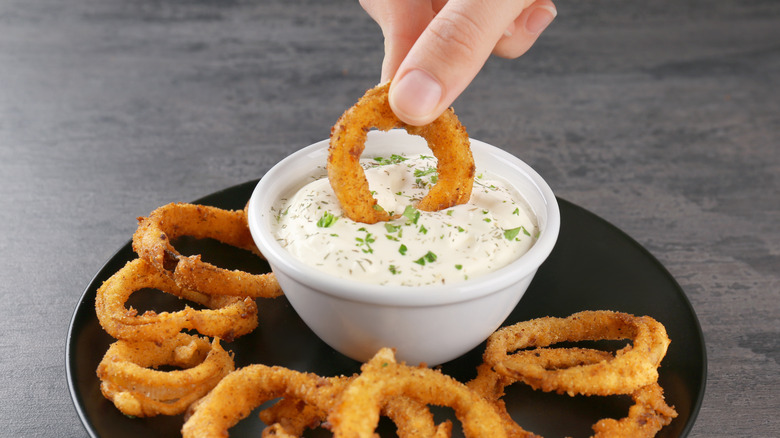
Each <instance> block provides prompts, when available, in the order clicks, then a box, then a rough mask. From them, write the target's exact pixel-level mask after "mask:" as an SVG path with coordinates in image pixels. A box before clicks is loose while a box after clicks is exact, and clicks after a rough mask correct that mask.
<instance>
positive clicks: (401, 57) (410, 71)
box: [360, 0, 556, 125]
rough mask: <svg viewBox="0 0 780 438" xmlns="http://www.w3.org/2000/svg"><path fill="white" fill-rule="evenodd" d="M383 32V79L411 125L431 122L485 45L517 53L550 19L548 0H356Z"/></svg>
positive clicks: (480, 61)
mask: <svg viewBox="0 0 780 438" xmlns="http://www.w3.org/2000/svg"><path fill="white" fill-rule="evenodd" d="M360 4H361V5H362V6H363V9H365V10H366V12H368V14H369V15H370V16H371V17H372V18H373V19H374V20H375V21H376V22H377V23H378V24H379V26H380V27H381V28H382V34H383V35H384V37H385V58H384V61H383V63H382V82H385V81H388V80H390V79H393V83H392V84H391V86H390V107H391V108H392V109H393V112H395V114H396V116H398V118H399V119H401V120H402V121H404V122H406V123H408V124H410V125H425V124H427V123H430V122H432V121H433V120H434V119H436V117H438V116H439V115H440V114H441V113H442V112H444V110H445V109H447V108H448V107H449V106H450V105H452V102H454V101H455V99H456V98H457V97H458V96H459V95H460V94H461V93H462V92H463V90H465V89H466V87H467V86H468V85H469V84H470V83H471V81H472V80H473V79H474V77H475V76H476V75H477V73H478V72H479V70H480V69H481V68H482V66H483V65H484V64H485V62H486V61H487V59H488V57H489V56H490V54H491V53H493V54H495V55H497V56H501V57H504V58H517V57H519V56H520V55H522V54H523V53H525V52H526V51H528V49H530V48H531V46H532V45H533V44H534V42H535V41H536V39H537V38H538V37H539V34H540V33H541V32H542V31H543V30H544V29H545V28H546V27H547V26H548V25H549V24H550V22H552V20H553V19H554V18H555V16H556V9H555V6H554V5H553V3H552V1H551V0H449V1H447V0H360Z"/></svg>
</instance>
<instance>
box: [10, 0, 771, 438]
mask: <svg viewBox="0 0 780 438" xmlns="http://www.w3.org/2000/svg"><path fill="white" fill-rule="evenodd" d="M558 8H559V16H558V18H557V20H556V21H555V23H554V24H553V25H552V26H551V27H550V28H549V29H548V31H547V32H546V33H545V34H544V35H543V37H542V38H541V39H540V40H539V42H538V44H537V45H536V46H535V47H534V48H533V49H532V50H531V51H530V52H529V53H528V54H527V55H526V56H524V57H522V58H521V59H518V60H513V61H508V60H501V59H491V60H490V61H489V62H488V63H487V65H486V66H485V68H484V69H483V71H482V72H481V74H480V75H479V77H478V78H477V79H476V80H475V81H474V82H473V84H472V86H471V87H470V88H469V89H468V90H467V91H466V92H465V93H464V94H463V95H462V97H461V98H459V99H458V100H457V101H456V103H455V109H456V112H457V113H458V114H459V116H460V117H461V119H462V121H463V122H464V124H465V125H466V127H467V128H468V130H469V133H470V134H471V136H472V137H474V138H478V139H480V140H483V141H487V142H489V143H492V144H495V145H499V146H501V147H502V148H504V149H506V150H507V151H510V152H512V153H513V154H515V155H517V156H518V157H520V158H522V159H523V160H525V161H526V162H528V163H529V164H531V165H532V166H534V167H535V168H536V169H537V170H538V171H539V172H540V173H541V174H542V175H543V176H544V177H545V178H546V179H547V180H548V181H549V182H550V184H551V186H552V187H553V189H554V190H555V191H556V193H557V194H558V195H559V196H561V197H563V198H565V199H568V200H570V201H572V202H574V203H576V204H578V205H580V206H582V207H585V208H586V209H588V210H590V211H592V212H594V213H596V214H597V215H599V216H601V217H603V218H604V219H606V220H608V221H610V222H612V223H613V224H615V225H616V226H617V227H619V228H621V229H622V230H624V231H625V232H627V233H628V234H629V235H631V236H632V237H634V238H635V239H636V240H637V241H639V242H640V243H641V244H642V245H643V246H645V247H646V248H647V249H648V250H649V251H650V252H651V253H652V254H653V255H655V256H656V257H657V258H658V259H659V260H660V261H661V263H663V264H664V265H665V266H666V267H667V268H668V270H669V271H670V272H671V273H672V275H673V276H674V277H675V278H676V279H677V281H678V282H679V283H680V285H681V286H682V288H683V289H684V290H685V292H686V294H687V296H688V297H689V299H690V300H691V302H692V304H693V306H694V308H695V310H696V313H697V315H698V318H699V320H700V322H701V326H702V329H703V332H704V336H705V339H706V346H707V354H708V359H709V372H708V382H707V390H706V394H705V397H704V403H703V406H702V408H701V412H700V415H699V417H698V420H697V422H696V425H695V427H694V428H693V431H692V433H691V436H696V437H732V436H744V437H747V436H750V437H777V436H780V415H778V414H780V226H779V225H780V194H779V193H780V181H779V178H778V175H780V2H777V1H774V0H751V1H738V0H709V1H703V0H683V1H679V0H676V1H670V0H660V1H653V2H636V1H634V2H632V1H626V0H620V1H618V0H593V1H586V2H580V1H576V2H575V1H566V0H560V1H559V4H558ZM381 59H382V40H381V35H380V31H379V29H378V27H377V26H376V24H375V23H374V22H373V21H371V19H370V18H369V17H368V16H367V15H366V14H365V13H364V12H363V10H362V9H361V8H360V6H359V5H358V3H357V2H356V1H336V0H328V1H326V0H307V1H283V0H276V1H260V0H257V1H230V2H205V1H186V2H177V1H172V0H171V1H165V0H163V1H160V0H136V1H122V0H4V1H3V2H0V195H1V196H2V204H1V205H0V224H2V225H1V226H0V257H1V258H2V263H0V278H1V279H2V280H1V281H0V294H1V296H2V306H0V333H2V340H1V341H0V378H2V384H1V385H0V400H2V401H0V424H2V427H0V436H35V437H37V436H58V437H78V436H83V435H84V434H85V431H84V429H83V427H82V425H81V424H80V422H79V419H78V417H77V415H76V412H75V410H74V408H73V405H72V402H71V399H70V396H69V393H68V388H67V384H66V379H65V366H64V355H65V343H66V337H67V331H68V324H69V321H70V318H71V315H72V313H73V310H74V308H75V306H76V305H77V303H78V301H79V298H80V295H81V293H82V291H83V290H84V288H85V287H86V286H87V284H88V283H89V281H90V279H91V277H92V276H93V275H94V274H95V273H96V272H97V270H98V269H99V268H100V267H101V265H102V264H103V263H104V262H105V261H106V260H107V259H108V258H109V257H110V256H111V255H112V254H113V253H114V251H116V250H117V249H118V248H119V247H120V246H122V245H123V244H124V243H125V242H127V240H128V239H129V238H130V236H131V234H132V232H133V230H134V229H135V225H136V222H135V218H136V217H137V216H140V215H144V214H147V213H148V212H150V211H151V210H153V209H154V208H155V207H158V206H160V205H163V204H166V203H169V202H173V201H189V200H192V199H195V198H198V197H200V196H203V195H206V194H208V193H211V192H214V191H217V190H219V189H222V188H225V187H229V186H232V185H235V184H238V183H241V182H244V181H247V180H251V179H255V178H258V177H259V176H261V175H263V173H264V172H265V171H267V170H268V169H269V168H270V167H271V166H272V165H273V164H274V163H276V162H277V161H278V160H280V159H281V158H283V157H284V156H286V155H288V154H290V153H291V152H293V151H295V150H297V149H298V148H301V147H303V146H305V145H308V144H310V143H313V142H315V141H317V140H321V139H324V138H326V137H327V136H328V134H329V130H330V127H331V125H332V124H333V122H334V121H335V120H336V119H337V118H338V116H339V115H340V114H341V112H342V111H343V110H344V109H345V108H347V107H348V106H350V105H351V104H352V103H353V102H354V101H355V100H356V99H357V98H358V97H359V96H360V95H361V94H362V92H363V91H364V90H365V89H366V88H369V87H370V86H372V85H373V84H375V83H376V82H377V81H378V79H379V76H378V75H379V67H380V62H381Z"/></svg>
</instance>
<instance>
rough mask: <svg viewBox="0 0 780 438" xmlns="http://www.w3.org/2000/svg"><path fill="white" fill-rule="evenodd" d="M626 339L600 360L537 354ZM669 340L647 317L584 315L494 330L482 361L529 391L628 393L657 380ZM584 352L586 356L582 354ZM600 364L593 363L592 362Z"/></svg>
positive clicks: (570, 353)
mask: <svg viewBox="0 0 780 438" xmlns="http://www.w3.org/2000/svg"><path fill="white" fill-rule="evenodd" d="M620 339H631V340H632V342H633V345H627V346H626V347H624V348H622V349H620V350H619V351H617V352H616V353H615V355H614V356H612V355H611V354H610V355H609V356H605V355H604V354H603V353H597V352H594V350H584V349H577V350H570V349H539V350H529V351H522V352H520V353H518V356H517V357H515V358H514V359H513V358H512V356H510V353H512V352H513V351H515V350H519V349H524V348H530V347H547V346H549V345H552V344H556V343H559V342H566V341H569V342H578V341H585V340H620ZM668 346H669V337H668V336H667V335H666V330H665V328H664V326H663V325H662V324H660V323H659V322H657V321H656V320H654V319H653V318H650V317H649V316H643V317H636V316H633V315H629V314H626V313H617V312H611V311H585V312H580V313H575V314H573V315H571V316H569V317H568V318H553V317H547V318H539V319H535V320H531V321H525V322H520V323H517V324H515V325H512V326H509V327H505V328H503V329H500V330H498V331H497V332H495V333H494V334H493V335H491V336H490V338H488V342H487V348H486V350H485V353H484V361H485V362H486V363H488V364H489V365H491V366H492V367H493V369H494V370H495V371H496V372H498V373H500V374H503V375H505V376H507V377H510V378H512V379H516V380H520V381H523V382H525V383H526V384H528V385H530V386H531V387H533V388H534V389H541V390H543V391H556V392H558V393H564V392H565V393H568V394H569V395H574V394H585V395H612V394H631V393H633V392H634V391H636V390H637V389H639V388H641V387H643V386H645V385H649V384H651V383H654V382H656V381H657V379H658V366H659V365H660V363H661V360H662V359H663V357H664V355H665V354H666V349H667V348H668ZM585 351H590V353H587V354H588V356H583V355H585V354H586V353H585ZM601 357H603V359H602V360H598V361H597V362H594V363H592V361H593V360H594V358H595V359H599V358H601Z"/></svg>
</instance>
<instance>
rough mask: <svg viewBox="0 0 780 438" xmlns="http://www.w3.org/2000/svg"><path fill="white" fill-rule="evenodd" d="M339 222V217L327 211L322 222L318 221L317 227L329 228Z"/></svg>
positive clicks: (321, 219)
mask: <svg viewBox="0 0 780 438" xmlns="http://www.w3.org/2000/svg"><path fill="white" fill-rule="evenodd" d="M337 220H338V217H337V216H334V215H333V214H332V213H330V212H327V211H326V212H325V213H324V214H323V215H322V217H321V218H320V220H318V221H317V226H318V227H320V228H328V227H330V226H332V225H333V224H335V223H336V221H337Z"/></svg>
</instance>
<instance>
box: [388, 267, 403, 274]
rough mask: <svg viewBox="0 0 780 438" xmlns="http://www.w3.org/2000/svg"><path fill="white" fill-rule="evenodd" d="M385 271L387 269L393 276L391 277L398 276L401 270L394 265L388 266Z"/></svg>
mask: <svg viewBox="0 0 780 438" xmlns="http://www.w3.org/2000/svg"><path fill="white" fill-rule="evenodd" d="M387 269H389V270H390V273H391V274H393V275H398V274H400V273H401V270H400V269H398V267H397V266H396V265H390V266H389V267H388V268H387Z"/></svg>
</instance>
